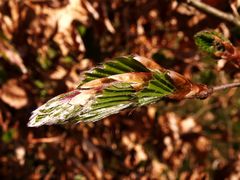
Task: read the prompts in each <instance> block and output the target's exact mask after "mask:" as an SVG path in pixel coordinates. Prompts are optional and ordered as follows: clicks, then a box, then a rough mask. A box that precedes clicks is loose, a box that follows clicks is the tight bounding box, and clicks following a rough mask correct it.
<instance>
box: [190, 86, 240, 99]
mask: <svg viewBox="0 0 240 180" xmlns="http://www.w3.org/2000/svg"><path fill="white" fill-rule="evenodd" d="M236 87H240V82H236V83H230V84H223V85H219V86H214V87H207V86H205V88H204V89H202V90H201V91H200V92H198V93H197V94H195V95H193V96H191V97H189V98H190V99H192V98H197V99H206V98H208V97H209V96H211V95H212V94H213V93H214V92H217V91H221V90H224V89H230V88H236Z"/></svg>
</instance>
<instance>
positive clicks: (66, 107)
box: [28, 56, 202, 127]
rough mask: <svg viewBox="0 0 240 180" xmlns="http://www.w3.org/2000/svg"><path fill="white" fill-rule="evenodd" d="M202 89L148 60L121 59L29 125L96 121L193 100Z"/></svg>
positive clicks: (93, 74)
mask: <svg viewBox="0 0 240 180" xmlns="http://www.w3.org/2000/svg"><path fill="white" fill-rule="evenodd" d="M201 87H202V86H201V85H196V84H193V83H191V82H190V81H189V80H187V79H185V78H184V77H183V76H182V75H180V74H178V73H176V72H173V71H170V70H166V69H164V68H162V67H161V66H159V65H158V64H156V63H155V62H153V61H151V60H149V59H147V58H143V57H140V56H125V57H119V58H115V59H113V60H112V61H109V62H106V63H104V64H103V65H102V66H100V67H96V68H93V69H92V70H90V71H87V72H86V73H84V74H83V80H82V82H81V83H80V85H79V86H78V88H77V89H76V90H73V91H71V92H68V93H65V94H62V95H59V96H57V97H55V98H53V99H51V100H49V101H48V102H47V103H45V104H44V105H42V106H41V107H39V108H38V109H36V110H35V111H33V113H32V116H31V117H30V122H29V123H28V126H31V127H32V126H41V125H44V124H47V125H50V124H64V123H78V122H90V121H91V122H93V121H97V120H101V119H103V118H105V117H107V116H110V115H112V114H116V113H119V112H120V111H121V110H124V109H126V108H134V107H140V106H143V105H148V104H150V103H155V102H158V101H159V100H161V99H162V98H167V97H169V98H171V99H178V100H180V99H183V98H185V97H187V98H189V97H191V96H193V95H194V94H197V93H199V92H200V90H202V89H201Z"/></svg>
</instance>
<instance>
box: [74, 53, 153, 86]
mask: <svg viewBox="0 0 240 180" xmlns="http://www.w3.org/2000/svg"><path fill="white" fill-rule="evenodd" d="M128 72H150V70H149V69H148V68H146V67H145V66H144V65H143V64H141V63H140V62H138V61H137V60H135V59H134V56H124V57H117V58H115V59H113V60H112V61H109V62H106V63H104V64H103V65H102V66H101V67H96V68H93V69H92V70H90V71H87V72H86V73H84V79H83V81H82V83H81V84H80V85H79V87H80V86H81V85H82V84H84V83H86V82H89V81H92V80H95V79H98V78H104V77H108V76H111V75H116V74H123V73H128Z"/></svg>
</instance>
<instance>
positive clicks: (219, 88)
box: [212, 82, 240, 92]
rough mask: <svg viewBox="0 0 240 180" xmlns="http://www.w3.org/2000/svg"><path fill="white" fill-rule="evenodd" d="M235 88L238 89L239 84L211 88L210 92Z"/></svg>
mask: <svg viewBox="0 0 240 180" xmlns="http://www.w3.org/2000/svg"><path fill="white" fill-rule="evenodd" d="M235 87H240V82H235V83H230V84H223V85H219V86H215V87H213V88H212V92H216V91H221V90H224V89H229V88H235Z"/></svg>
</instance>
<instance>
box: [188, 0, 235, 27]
mask: <svg viewBox="0 0 240 180" xmlns="http://www.w3.org/2000/svg"><path fill="white" fill-rule="evenodd" d="M187 3H188V4H189V5H191V6H193V7H195V8H197V9H199V10H201V11H204V12H206V13H208V14H211V15H213V16H216V17H218V18H220V19H224V20H225V21H228V22H231V23H233V24H235V25H236V26H240V19H239V18H237V17H235V16H234V15H232V14H230V13H226V12H223V11H220V10H218V9H216V8H214V7H212V6H209V5H207V4H205V3H203V2H201V1H199V0H187Z"/></svg>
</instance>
